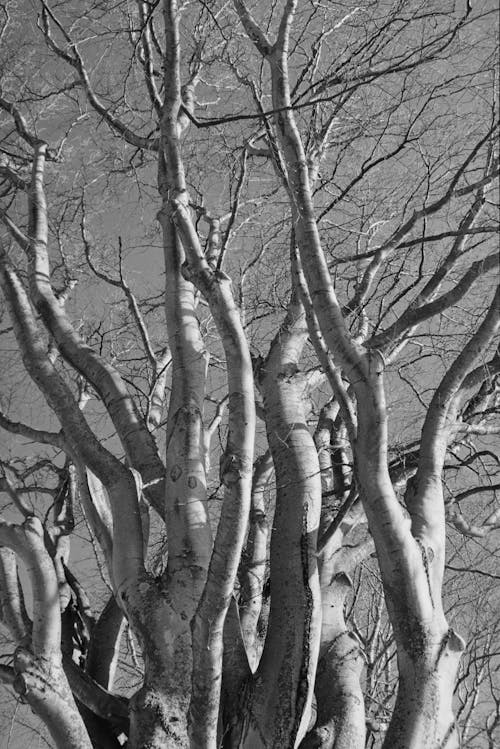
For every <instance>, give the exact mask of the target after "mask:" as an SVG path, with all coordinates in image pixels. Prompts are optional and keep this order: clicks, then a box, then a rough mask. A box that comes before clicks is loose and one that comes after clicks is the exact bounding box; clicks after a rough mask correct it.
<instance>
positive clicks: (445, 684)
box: [384, 625, 464, 749]
mask: <svg viewBox="0 0 500 749" xmlns="http://www.w3.org/2000/svg"><path fill="white" fill-rule="evenodd" d="M433 629H434V630H435V629H436V628H435V627H433V626H432V625H431V626H429V627H428V628H424V627H423V626H422V627H421V628H419V631H417V632H414V633H413V638H414V639H413V643H412V647H411V648H408V649H407V648H405V647H402V646H401V644H400V643H398V644H399V647H398V667H399V683H398V694H397V699H396V704H395V707H394V713H393V717H392V720H391V723H390V726H389V730H388V731H387V734H386V737H385V741H384V747H385V749H392V747H404V749H422V748H423V747H426V748H427V747H429V749H433V748H434V749H438V748H440V747H446V749H456V748H457V747H458V746H459V744H460V742H459V737H458V733H457V729H456V723H455V717H454V715H453V710H452V697H453V689H454V684H455V678H456V671H457V668H458V663H459V660H460V657H461V654H462V651H463V649H464V643H463V640H462V639H461V638H460V637H459V636H458V635H457V634H456V633H455V632H454V631H453V630H451V629H450V630H448V631H447V632H445V633H444V635H441V636H439V635H438V634H437V633H433V632H432V630H433ZM426 630H427V631H426Z"/></svg>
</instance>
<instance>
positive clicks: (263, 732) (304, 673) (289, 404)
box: [238, 297, 321, 749]
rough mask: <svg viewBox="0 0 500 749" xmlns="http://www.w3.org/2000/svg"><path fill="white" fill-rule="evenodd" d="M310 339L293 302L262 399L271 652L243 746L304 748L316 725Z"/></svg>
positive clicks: (315, 471) (315, 492)
mask: <svg viewBox="0 0 500 749" xmlns="http://www.w3.org/2000/svg"><path fill="white" fill-rule="evenodd" d="M306 335H307V331H306V327H305V321H304V313H303V309H302V306H301V305H300V304H298V303H297V302H296V300H295V298H294V297H293V298H292V301H291V303H290V307H289V311H288V314H287V316H286V318H285V321H284V323H283V325H282V327H281V329H280V332H279V334H278V336H277V337H276V338H275V340H274V341H273V343H272V345H271V351H270V354H269V356H268V358H267V360H266V362H265V364H264V367H263V377H262V382H261V391H262V394H263V398H264V404H265V410H266V429H267V435H268V443H269V448H270V450H271V455H272V458H273V462H274V467H275V473H276V510H275V515H274V522H273V530H272V536H271V558H270V565H271V607H270V613H269V625H268V630H267V637H266V642H265V646H264V651H263V653H262V657H261V660H260V663H259V667H258V669H257V672H256V674H255V677H254V681H253V683H252V685H251V686H250V689H249V693H248V702H247V714H246V717H245V719H244V720H242V725H241V738H240V743H239V744H238V746H241V747H244V748H245V749H257V748H258V747H273V748H274V749H292V747H295V746H298V744H299V743H300V741H301V739H302V738H303V736H304V734H305V732H306V730H307V728H308V725H309V721H310V716H311V706H312V699H313V688H314V678H315V672H316V664H317V658H318V650H319V639H320V620H321V608H320V591H319V579H318V569H317V561H316V540H317V530H318V525H319V513H320V505H321V481H320V471H319V464H318V455H317V452H316V448H315V445H314V442H313V439H312V436H311V434H310V433H309V430H308V427H307V422H306V415H305V412H304V388H305V385H306V382H305V378H304V376H303V375H301V374H300V373H299V371H298V366H297V365H298V360H299V358H300V355H301V352H302V347H303V345H304V342H305V338H306Z"/></svg>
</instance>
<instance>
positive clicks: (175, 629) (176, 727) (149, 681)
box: [127, 579, 192, 749]
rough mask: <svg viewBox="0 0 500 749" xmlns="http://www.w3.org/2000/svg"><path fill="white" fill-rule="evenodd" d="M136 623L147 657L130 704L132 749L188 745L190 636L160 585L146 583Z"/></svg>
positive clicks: (135, 613)
mask: <svg viewBox="0 0 500 749" xmlns="http://www.w3.org/2000/svg"><path fill="white" fill-rule="evenodd" d="M139 587H140V588H141V589H142V590H141V592H142V597H141V603H140V605H138V606H137V607H134V609H133V610H132V611H131V624H132V626H133V628H134V632H135V633H136V634H137V636H138V638H139V640H140V644H141V649H142V654H143V658H144V681H143V684H142V686H141V688H140V689H139V690H138V692H137V693H136V694H135V695H134V696H133V698H132V699H131V701H130V736H129V742H128V744H127V746H129V747H130V749H142V747H148V749H164V748H165V747H172V748H174V747H183V749H184V747H187V746H188V745H189V742H188V738H187V725H186V715H187V711H188V705H189V693H188V691H187V689H186V685H187V684H189V681H190V678H191V663H192V661H191V658H190V656H189V653H190V649H191V636H190V631H189V621H186V620H185V619H184V618H183V617H182V616H180V615H179V612H178V611H177V610H176V609H175V607H174V606H173V605H172V604H171V602H170V600H169V596H168V594H165V592H164V590H163V588H162V585H161V583H160V582H158V581H155V580H152V579H145V580H144V581H143V582H141V583H140V586H139Z"/></svg>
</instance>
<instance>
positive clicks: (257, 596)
mask: <svg viewBox="0 0 500 749" xmlns="http://www.w3.org/2000/svg"><path fill="white" fill-rule="evenodd" d="M272 471H273V463H272V459H271V455H270V453H269V452H266V453H265V454H264V455H263V456H262V457H261V458H260V459H259V460H258V461H256V465H255V470H254V475H253V482H252V510H251V513H250V529H249V531H248V539H247V545H246V549H245V554H244V557H243V562H242V565H241V567H242V571H241V574H240V577H241V593H240V601H239V613H240V621H241V631H242V635H243V641H244V643H245V647H246V650H247V653H248V659H249V661H250V666H251V667H252V670H255V668H256V667H257V663H258V660H259V657H260V646H259V641H258V636H257V635H258V633H257V626H258V622H259V617H260V613H261V608H262V591H263V588H264V577H265V573H266V566H267V539H268V535H269V519H268V517H267V513H266V506H265V500H264V491H265V488H266V486H267V483H268V481H269V478H270V476H271V474H272Z"/></svg>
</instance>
